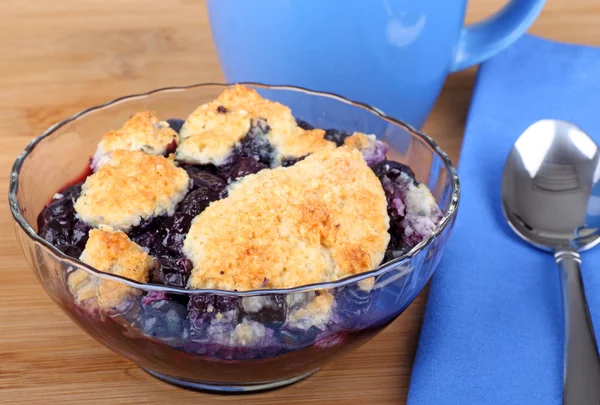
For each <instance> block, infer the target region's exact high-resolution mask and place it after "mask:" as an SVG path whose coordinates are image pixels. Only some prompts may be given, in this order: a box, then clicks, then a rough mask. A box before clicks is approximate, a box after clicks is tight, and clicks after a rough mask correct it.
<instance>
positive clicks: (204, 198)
mask: <svg viewBox="0 0 600 405" xmlns="http://www.w3.org/2000/svg"><path fill="white" fill-rule="evenodd" d="M218 199H219V194H218V193H217V192H216V191H214V190H213V189H212V188H210V187H208V186H206V185H199V186H198V187H197V188H196V189H195V190H193V191H191V192H190V193H188V195H186V196H185V198H184V199H183V201H181V203H180V204H179V206H178V207H177V212H180V213H184V214H186V215H188V216H191V217H192V218H193V217H195V216H196V215H199V214H200V213H201V212H202V211H204V210H205V209H206V207H208V205H209V204H210V203H211V202H213V201H217V200H218ZM188 230H189V226H188V229H186V230H185V233H187V231H188Z"/></svg>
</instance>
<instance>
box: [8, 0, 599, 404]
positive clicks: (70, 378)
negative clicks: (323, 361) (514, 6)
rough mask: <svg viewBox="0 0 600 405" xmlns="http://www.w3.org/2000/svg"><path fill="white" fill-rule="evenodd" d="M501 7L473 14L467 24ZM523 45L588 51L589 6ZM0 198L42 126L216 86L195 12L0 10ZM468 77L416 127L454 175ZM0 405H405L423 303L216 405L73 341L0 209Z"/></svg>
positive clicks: (67, 2) (59, 3)
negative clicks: (295, 372) (309, 371)
mask: <svg viewBox="0 0 600 405" xmlns="http://www.w3.org/2000/svg"><path fill="white" fill-rule="evenodd" d="M501 4H503V2H502V1H501V0H473V1H471V4H470V5H469V9H468V15H467V21H474V20H477V19H480V18H482V17H483V16H486V15H488V14H490V13H491V12H492V11H494V10H495V9H497V8H498V7H500V5H501ZM530 32H533V33H536V34H539V35H542V36H545V37H549V38H553V39H558V40H564V41H568V42H580V43H588V44H595V45H600V7H599V6H598V4H597V2H596V1H594V0H570V1H567V0H549V2H548V4H547V6H546V8H545V9H544V11H543V13H542V16H541V17H540V18H539V19H538V21H537V22H536V23H535V24H534V26H533V27H532V29H531V30H530ZM0 50H1V51H2V58H1V61H0V134H1V136H0V168H1V170H0V182H1V184H2V185H1V187H0V189H2V190H6V189H7V184H8V176H9V169H10V167H11V165H12V163H13V160H14V158H15V157H16V155H17V154H18V153H19V152H20V151H21V150H22V149H23V147H24V146H25V145H26V144H27V143H28V142H29V141H30V140H31V138H33V137H34V136H36V135H38V134H40V133H41V132H42V131H43V130H44V129H45V128H47V127H48V126H49V125H51V124H53V123H54V122H56V121H58V120H61V119H63V118H65V117H68V116H70V115H71V114H73V113H75V112H77V111H79V110H81V109H83V108H85V107H88V106H92V105H96V104H98V103H101V102H104V101H107V100H110V99H112V98H115V97H117V96H121V95H124V94H131V93H136V92H142V91H145V90H149V89H152V88H157V87H162V86H167V85H183V84H189V83H196V82H202V81H220V80H222V75H221V72H220V69H219V65H218V61H217V58H216V54H215V51H214V48H213V45H212V41H211V37H210V31H209V27H208V21H207V16H206V11H205V8H204V2H203V1H200V0H160V1H155V0H86V1H72V0H52V1H48V0H27V1H23V0H2V1H0ZM474 77H475V69H469V70H467V71H464V72H461V73H458V74H455V75H453V76H452V77H450V78H449V80H448V82H447V84H446V86H445V88H444V91H443V92H442V95H441V97H440V99H439V101H438V103H437V105H436V107H435V109H434V111H433V113H432V115H431V117H430V119H429V121H428V122H427V124H426V126H425V131H426V132H428V133H429V134H430V135H432V136H433V137H434V138H435V139H436V140H437V141H438V142H439V143H440V144H441V146H442V147H443V148H444V149H445V150H446V151H447V152H448V153H449V154H450V156H451V157H452V158H453V159H454V160H455V161H456V159H457V157H458V153H459V147H460V142H461V138H462V133H463V129H464V123H465V118H466V114H467V111H468V107H469V101H470V97H471V91H472V87H473V82H474ZM0 226H1V228H2V229H4V232H3V233H2V234H0V280H1V281H0V402H1V403H11V404H42V403H43V404H161V405H162V404H167V403H168V404H190V403H215V404H217V403H218V404H221V403H235V402H241V401H243V402H245V403H246V404H275V403H281V402H284V401H285V402H286V403H288V404H292V403H304V404H334V403H340V404H341V403H343V404H363V403H373V404H375V403H377V404H387V403H389V404H392V403H393V404H398V403H404V402H405V399H406V394H407V390H408V384H409V377H410V371H411V364H412V361H413V358H414V352H415V348H416V345H417V340H418V334H419V328H420V324H421V320H422V314H423V310H424V308H425V302H426V291H425V292H424V293H422V294H421V295H420V296H419V297H418V298H417V300H416V301H415V302H414V303H413V304H412V305H411V306H410V307H409V309H408V310H407V311H406V312H405V313H404V314H403V315H402V316H401V317H400V318H399V319H398V320H397V321H396V322H394V323H393V324H392V325H391V326H390V327H389V328H387V329H386V330H385V331H384V332H383V333H382V334H381V335H379V336H378V337H376V338H375V339H373V340H372V341H371V342H369V343H368V344H366V345H365V346H363V347H362V348H361V349H360V350H358V351H356V352H354V353H352V354H350V355H348V356H346V357H344V358H342V359H340V360H338V361H336V362H335V363H333V364H331V365H329V366H327V367H325V368H324V369H323V370H321V371H320V372H319V373H317V374H316V375H315V376H313V377H311V378H309V379H307V380H305V381H303V382H300V383H298V384H296V385H293V386H290V387H287V388H284V389H280V390H277V391H272V392H268V393H262V394H254V395H250V396H244V397H240V396H217V395H211V394H204V393H197V392H192V391H186V390H182V389H178V388H175V387H172V386H170V385H168V384H165V383H163V382H160V381H158V380H155V379H154V378H152V377H150V376H148V375H147V374H145V373H144V372H142V371H141V370H140V369H138V368H137V367H136V366H135V365H134V364H133V363H131V362H129V361H127V360H124V359H122V358H120V357H118V356H117V355H116V354H114V353H112V352H111V351H109V350H108V349H106V348H104V347H103V346H101V345H100V344H98V343H97V342H96V341H94V340H93V339H92V338H90V337H88V336H87V335H86V334H85V333H84V332H82V331H81V330H79V329H78V328H77V327H76V326H75V325H74V324H73V323H71V321H69V320H68V319H67V317H66V316H65V315H63V314H62V312H61V311H60V310H59V309H58V308H57V307H56V306H54V304H53V303H52V302H51V301H50V299H49V298H48V297H47V296H46V295H45V293H44V291H43V290H42V288H41V287H40V286H39V285H38V283H37V281H36V280H35V279H34V276H33V274H32V272H31V271H30V270H29V269H28V268H27V267H26V264H25V261H24V259H23V257H22V255H21V251H20V249H19V247H18V246H17V244H16V241H15V239H14V234H13V229H12V219H11V218H10V214H9V212H8V207H7V202H6V198H2V199H0Z"/></svg>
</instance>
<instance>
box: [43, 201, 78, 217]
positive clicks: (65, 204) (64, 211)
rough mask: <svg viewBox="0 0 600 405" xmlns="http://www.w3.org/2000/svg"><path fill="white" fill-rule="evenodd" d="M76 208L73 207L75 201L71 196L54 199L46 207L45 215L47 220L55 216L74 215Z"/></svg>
mask: <svg viewBox="0 0 600 405" xmlns="http://www.w3.org/2000/svg"><path fill="white" fill-rule="evenodd" d="M74 216H75V210H74V208H73V201H71V199H70V198H65V197H62V198H59V199H56V200H52V202H51V203H50V204H48V206H47V207H46V210H45V212H44V217H45V219H46V221H50V220H52V219H55V218H64V217H74Z"/></svg>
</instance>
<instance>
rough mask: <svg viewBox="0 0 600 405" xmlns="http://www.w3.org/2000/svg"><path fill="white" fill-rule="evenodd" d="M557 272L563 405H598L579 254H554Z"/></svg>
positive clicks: (598, 380) (599, 367)
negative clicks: (562, 328) (562, 333)
mask: <svg viewBox="0 0 600 405" xmlns="http://www.w3.org/2000/svg"><path fill="white" fill-rule="evenodd" d="M554 258H555V259H556V263H557V264H558V268H559V271H560V281H561V290H562V300H563V310H564V323H565V368H564V392H563V404H564V405H592V404H593V405H596V404H600V357H599V355H598V346H597V345H596V336H595V335H594V329H593V327H592V320H591V318H590V313H589V309H588V304H587V300H586V298H585V292H584V290H583V282H582V279H581V271H580V269H579V265H580V264H581V259H580V257H579V253H577V252H575V251H571V250H560V251H557V252H556V253H555V255H554Z"/></svg>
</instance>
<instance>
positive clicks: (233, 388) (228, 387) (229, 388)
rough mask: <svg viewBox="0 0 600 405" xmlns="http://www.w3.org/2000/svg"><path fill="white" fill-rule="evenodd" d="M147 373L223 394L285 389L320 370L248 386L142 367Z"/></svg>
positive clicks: (169, 381)
mask: <svg viewBox="0 0 600 405" xmlns="http://www.w3.org/2000/svg"><path fill="white" fill-rule="evenodd" d="M140 368H141V369H142V370H144V371H145V372H146V373H148V374H150V375H151V376H153V377H156V378H158V379H159V380H162V381H164V382H167V383H169V384H173V385H177V386H179V387H183V388H188V389H193V390H198V391H212V392H222V393H244V392H254V391H264V390H270V389H274V388H280V387H284V386H286V385H290V384H294V383H296V382H298V381H302V380H304V379H305V378H308V377H310V376H311V375H313V374H314V373H316V372H317V371H319V369H318V368H317V369H316V370H312V371H309V372H308V373H305V374H301V375H299V376H296V377H292V378H287V379H284V380H275V381H269V382H260V383H246V384H239V385H236V384H227V383H214V382H210V381H190V380H184V379H180V378H174V377H170V376H168V375H165V374H161V373H157V372H156V371H152V370H149V369H147V368H144V367H140Z"/></svg>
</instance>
